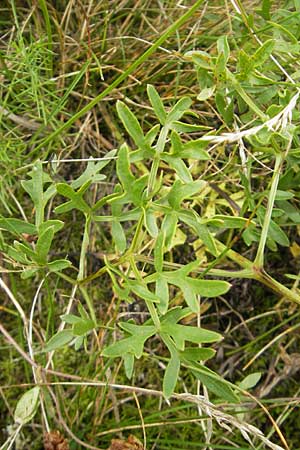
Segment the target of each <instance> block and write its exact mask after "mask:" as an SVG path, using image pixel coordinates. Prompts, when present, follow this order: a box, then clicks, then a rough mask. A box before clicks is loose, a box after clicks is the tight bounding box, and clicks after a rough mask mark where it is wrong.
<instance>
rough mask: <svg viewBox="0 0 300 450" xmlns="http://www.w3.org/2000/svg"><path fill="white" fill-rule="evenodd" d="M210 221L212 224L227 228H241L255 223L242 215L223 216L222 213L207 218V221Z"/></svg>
mask: <svg viewBox="0 0 300 450" xmlns="http://www.w3.org/2000/svg"><path fill="white" fill-rule="evenodd" d="M214 220H217V221H220V222H219V223H217V222H214ZM210 222H212V224H213V225H215V226H217V227H222V228H223V227H224V228H226V229H228V228H243V227H245V226H246V225H247V226H248V225H250V224H252V225H255V223H254V222H253V221H249V219H246V218H244V217H233V216H224V215H222V214H216V215H215V216H213V218H212V219H208V221H207V223H210Z"/></svg>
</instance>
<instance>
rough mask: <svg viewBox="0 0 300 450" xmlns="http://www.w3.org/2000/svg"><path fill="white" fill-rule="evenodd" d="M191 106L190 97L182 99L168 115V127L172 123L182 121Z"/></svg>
mask: <svg viewBox="0 0 300 450" xmlns="http://www.w3.org/2000/svg"><path fill="white" fill-rule="evenodd" d="M191 104H192V100H191V99H190V97H182V98H181V99H180V100H179V101H178V102H177V103H176V105H174V106H173V108H172V109H171V111H170V112H169V113H168V115H167V119H166V125H169V124H171V123H172V122H174V121H177V120H179V119H181V117H182V116H183V114H184V113H185V112H186V111H187V110H188V109H189V108H190V106H191Z"/></svg>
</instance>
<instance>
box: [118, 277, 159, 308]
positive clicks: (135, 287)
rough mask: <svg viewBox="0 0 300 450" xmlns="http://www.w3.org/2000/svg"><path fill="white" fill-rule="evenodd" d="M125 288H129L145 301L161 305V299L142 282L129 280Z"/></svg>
mask: <svg viewBox="0 0 300 450" xmlns="http://www.w3.org/2000/svg"><path fill="white" fill-rule="evenodd" d="M125 287H129V288H130V289H131V291H132V292H134V293H135V295H137V296H138V297H141V298H143V299H144V300H147V301H149V302H156V303H159V301H160V300H159V298H158V297H157V296H156V295H155V294H153V293H152V292H151V291H149V289H148V288H147V286H146V285H145V284H143V283H142V282H139V281H131V280H130V281H129V280H127V281H126V283H125Z"/></svg>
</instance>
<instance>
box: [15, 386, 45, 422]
mask: <svg viewBox="0 0 300 450" xmlns="http://www.w3.org/2000/svg"><path fill="white" fill-rule="evenodd" d="M39 394H40V388H39V387H38V386H35V387H34V388H32V389H30V390H29V391H27V392H25V394H23V395H22V397H21V398H20V400H19V401H18V403H17V406H16V409H15V414H14V420H15V422H16V423H17V424H20V425H24V424H25V423H27V422H30V420H31V419H32V418H33V417H34V415H35V413H36V411H37V407H38V404H39Z"/></svg>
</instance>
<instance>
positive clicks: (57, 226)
mask: <svg viewBox="0 0 300 450" xmlns="http://www.w3.org/2000/svg"><path fill="white" fill-rule="evenodd" d="M50 227H52V228H53V231H54V233H57V231H59V230H61V229H62V228H63V227H64V222H62V221H61V220H46V221H45V222H43V223H41V225H40V226H39V230H38V231H39V236H41V234H43V233H44V232H45V231H46V230H47V229H48V228H50Z"/></svg>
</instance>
